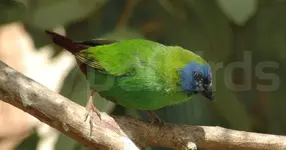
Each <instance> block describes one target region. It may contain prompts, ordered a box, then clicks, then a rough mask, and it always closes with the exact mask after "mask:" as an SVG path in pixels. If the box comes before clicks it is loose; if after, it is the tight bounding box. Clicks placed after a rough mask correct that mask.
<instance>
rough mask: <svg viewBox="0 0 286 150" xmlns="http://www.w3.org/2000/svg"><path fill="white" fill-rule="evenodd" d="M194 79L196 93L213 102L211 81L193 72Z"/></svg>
mask: <svg viewBox="0 0 286 150" xmlns="http://www.w3.org/2000/svg"><path fill="white" fill-rule="evenodd" d="M194 79H195V81H196V88H197V89H196V92H195V93H201V94H202V95H203V96H204V97H206V98H207V99H209V100H211V101H213V100H214V92H213V90H212V80H211V79H209V78H206V77H203V76H202V74H201V73H198V72H195V73H194Z"/></svg>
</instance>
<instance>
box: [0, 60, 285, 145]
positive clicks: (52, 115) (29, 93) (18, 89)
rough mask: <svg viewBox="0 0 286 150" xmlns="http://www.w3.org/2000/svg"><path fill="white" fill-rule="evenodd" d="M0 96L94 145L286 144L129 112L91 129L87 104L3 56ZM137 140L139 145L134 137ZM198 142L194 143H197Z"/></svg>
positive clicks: (104, 119) (267, 137) (105, 119)
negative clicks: (57, 90) (154, 122)
mask: <svg viewBox="0 0 286 150" xmlns="http://www.w3.org/2000/svg"><path fill="white" fill-rule="evenodd" d="M0 99H2V100H3V101H5V102H7V103H10V104H12V105H14V106H16V107H18V108H20V109H22V110H23V111H25V112H27V113H29V114H31V115H33V116H35V117H36V118H38V119H39V120H40V121H42V122H45V123H46V124H48V125H50V126H51V127H53V128H56V129H57V130H59V131H61V132H62V133H64V134H66V135H68V136H70V137H71V138H73V139H75V140H77V141H79V142H81V143H83V144H84V145H86V146H89V147H91V148H92V149H115V150H121V149H128V150H129V149H130V150H133V149H139V148H138V147H139V146H140V147H141V146H145V145H152V146H160V147H169V148H174V149H195V144H196V145H197V146H198V147H201V148H206V149H208V148H211V149H265V150H266V149H267V150H272V149H276V150H277V149H285V148H286V137H285V136H277V135H269V134H259V133H251V132H244V131H237V130H230V129H225V128H221V127H207V126H189V125H176V124H167V125H165V126H156V125H152V124H149V123H147V122H144V121H140V120H136V119H134V118H131V117H118V116H113V118H114V119H115V120H113V119H112V118H111V117H110V116H108V115H107V114H105V113H103V114H102V120H98V118H94V125H93V129H92V134H91V136H90V125H89V122H88V121H84V119H85V118H84V115H85V112H86V111H85V108H84V107H82V106H80V105H78V104H76V103H74V102H72V101H70V100H68V99H67V98H65V97H63V96H61V95H59V94H57V93H55V92H53V91H51V90H49V89H47V88H46V87H44V86H43V85H41V84H39V83H37V82H35V81H33V80H32V79H29V78H27V77H25V76H24V75H22V74H21V73H19V72H17V71H15V70H14V69H12V68H10V67H9V66H7V65H6V64H4V63H3V62H0ZM130 139H132V141H134V142H135V143H137V146H136V145H135V144H134V143H133V142H132V141H131V140H130ZM194 143H195V144H194Z"/></svg>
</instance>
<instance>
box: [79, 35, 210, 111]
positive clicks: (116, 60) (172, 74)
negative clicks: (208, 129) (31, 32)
mask: <svg viewBox="0 0 286 150" xmlns="http://www.w3.org/2000/svg"><path fill="white" fill-rule="evenodd" d="M75 56H76V58H77V59H78V60H79V61H81V62H83V63H86V64H87V67H86V72H87V73H86V75H87V79H88V81H89V83H90V86H91V87H92V88H93V89H95V91H97V92H98V93H99V94H100V95H101V96H102V97H104V98H106V99H108V100H110V101H113V102H115V103H118V104H120V105H122V106H124V107H131V108H135V109H141V110H155V109H159V108H161V107H164V106H167V105H174V104H177V103H181V102H184V101H187V100H189V99H190V97H189V96H187V94H186V93H185V92H184V90H183V89H182V86H181V82H180V70H181V69H182V68H183V67H184V66H186V65H187V64H188V63H190V62H192V61H194V62H196V63H199V64H207V62H206V61H205V60H203V59H202V58H201V57H200V56H198V55H196V54H194V53H192V52H190V51H188V50H185V49H183V48H181V47H177V46H165V45H162V44H159V43H156V42H152V41H148V40H142V39H136V40H125V41H120V42H115V43H112V44H107V45H100V46H96V47H89V48H87V49H85V50H82V51H80V52H79V53H77V54H75Z"/></svg>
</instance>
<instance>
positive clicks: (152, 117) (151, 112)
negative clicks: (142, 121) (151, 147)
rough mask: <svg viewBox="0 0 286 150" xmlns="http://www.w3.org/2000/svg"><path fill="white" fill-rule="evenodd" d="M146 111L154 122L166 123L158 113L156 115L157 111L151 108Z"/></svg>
mask: <svg viewBox="0 0 286 150" xmlns="http://www.w3.org/2000/svg"><path fill="white" fill-rule="evenodd" d="M146 112H147V114H148V116H149V118H150V121H151V123H152V124H165V122H164V121H163V120H162V119H161V118H160V117H159V116H158V115H156V113H155V112H153V111H150V110H146Z"/></svg>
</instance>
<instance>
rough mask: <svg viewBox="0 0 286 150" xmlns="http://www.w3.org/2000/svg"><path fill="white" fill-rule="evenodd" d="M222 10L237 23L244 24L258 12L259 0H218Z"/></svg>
mask: <svg viewBox="0 0 286 150" xmlns="http://www.w3.org/2000/svg"><path fill="white" fill-rule="evenodd" d="M217 2H218V5H219V6H220V7H221V9H222V11H223V12H224V13H225V14H226V15H227V16H228V17H229V18H230V19H231V20H232V21H234V22H235V23H236V24H237V25H244V24H245V23H246V22H247V21H248V20H249V19H250V18H251V17H252V16H253V15H254V14H255V12H256V10H257V3H258V1H257V0H217Z"/></svg>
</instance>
